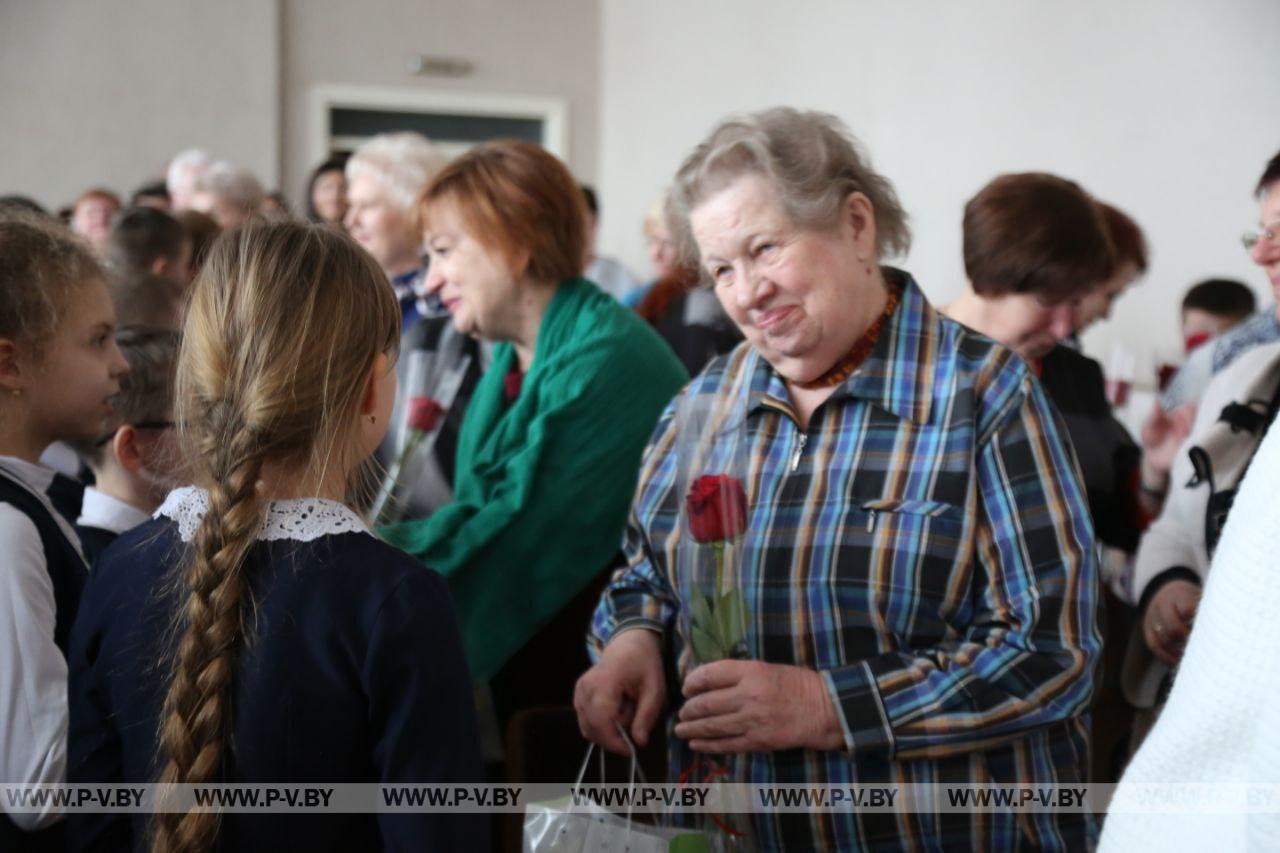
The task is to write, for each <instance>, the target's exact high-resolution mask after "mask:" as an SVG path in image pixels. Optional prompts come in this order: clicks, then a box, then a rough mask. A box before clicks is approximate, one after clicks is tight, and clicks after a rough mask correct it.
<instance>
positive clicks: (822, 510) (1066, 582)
mask: <svg viewBox="0 0 1280 853" xmlns="http://www.w3.org/2000/svg"><path fill="white" fill-rule="evenodd" d="M890 274H891V275H893V276H895V277H897V278H898V279H899V281H900V284H901V286H902V287H903V297H902V300H901V303H900V305H899V307H898V308H897V310H896V311H895V313H894V315H893V317H892V318H891V319H890V322H889V323H888V324H887V325H886V327H885V330H884V332H883V333H882V334H881V336H880V338H879V340H878V342H877V343H876V346H875V348H874V350H873V352H872V354H871V356H870V357H869V358H868V359H867V360H866V361H865V362H864V363H863V365H862V366H861V367H860V368H859V369H858V370H857V371H856V372H855V373H854V374H853V375H852V376H850V377H849V378H848V379H847V380H846V381H845V382H844V383H843V384H842V385H841V386H840V387H838V388H837V390H836V392H835V393H834V394H833V395H832V396H831V397H830V398H829V399H828V400H827V401H826V402H824V403H823V405H822V406H821V407H819V408H818V410H817V411H816V412H815V413H814V415H813V417H812V418H811V422H810V425H809V428H808V430H807V431H805V432H802V431H801V430H800V429H799V427H798V426H797V423H796V420H795V418H794V415H793V412H792V408H791V404H790V402H789V399H790V398H789V395H788V393H787V390H786V386H785V384H784V382H783V380H782V379H781V377H779V376H778V374H777V373H775V372H774V371H773V369H772V368H771V367H770V366H769V364H768V363H767V362H765V360H764V359H763V358H761V357H760V355H759V354H758V353H757V352H756V351H755V350H754V349H752V348H751V347H750V346H749V345H746V344H743V345H741V346H739V347H738V348H737V349H735V350H734V351H733V352H732V353H730V354H728V355H727V356H724V357H721V358H720V359H718V360H717V361H715V362H713V363H712V364H711V365H710V366H709V367H708V368H707V369H706V370H705V371H704V372H703V373H702V374H701V375H700V376H698V377H697V378H696V379H695V380H694V381H693V382H692V383H691V384H690V385H689V386H688V387H687V388H686V390H685V391H684V393H683V394H682V395H681V396H680V397H679V398H677V400H676V401H675V402H673V404H672V406H671V407H669V408H668V410H667V412H666V413H665V414H664V416H663V418H662V420H661V421H660V422H659V424H658V427H657V430H656V432H655V433H654V436H653V438H652V440H651V443H650V445H649V448H648V449H647V451H646V455H645V458H644V462H643V467H642V470H641V474H640V481H639V486H638V489H637V492H636V496H635V501H634V506H633V510H632V515H631V520H630V524H629V529H628V532H627V536H626V542H625V549H626V553H627V556H628V560H629V566H628V567H627V568H625V569H623V570H621V571H619V572H618V573H617V574H616V575H615V576H614V578H613V580H612V582H611V584H610V586H609V587H608V588H607V590H606V591H605V594H604V596H603V598H602V600H601V602H600V605H599V608H598V609H597V612H596V614H595V618H594V620H593V625H592V628H591V636H590V644H591V646H592V650H593V652H595V653H598V652H599V650H600V649H601V648H603V646H604V644H605V643H607V642H608V641H609V639H610V638H611V637H612V636H614V635H615V634H616V633H617V632H619V631H621V630H624V629H629V628H634V627H644V628H650V629H652V630H655V631H658V632H660V633H662V634H663V635H664V638H665V647H666V648H667V650H668V653H669V655H670V657H671V659H672V660H673V661H677V662H678V670H679V672H680V673H681V675H683V674H684V673H685V671H686V670H687V668H688V665H689V663H688V659H689V654H688V653H687V652H686V650H685V649H686V645H687V643H686V641H685V637H684V634H685V632H686V630H687V629H686V628H685V627H684V625H685V621H684V620H682V619H681V618H680V608H681V601H682V600H685V599H687V597H688V596H687V594H686V595H682V594H681V590H686V591H687V589H688V578H686V577H682V576H681V574H682V570H681V569H680V568H679V567H680V566H682V565H688V564H687V562H685V561H682V559H681V558H680V556H679V555H680V554H681V553H687V552H682V550H681V549H682V548H688V547H689V546H688V539H689V537H688V535H687V534H686V533H684V531H683V530H682V525H681V522H680V516H681V506H682V504H683V495H682V494H681V491H680V490H681V488H682V487H683V484H684V483H685V482H686V481H687V479H688V476H689V474H690V473H691V472H681V471H680V470H679V468H680V465H679V462H678V460H679V459H680V458H681V454H680V453H679V452H678V451H677V447H676V433H677V431H678V430H677V426H676V421H677V417H676V412H677V409H678V407H680V406H681V405H686V406H687V405H688V402H689V401H690V400H691V399H693V398H694V397H696V396H697V395H722V397H723V395H737V397H738V399H737V400H734V401H733V405H736V406H740V410H741V411H742V413H743V414H742V419H743V420H744V422H745V426H744V427H743V434H744V436H745V438H744V439H743V440H744V441H745V442H746V448H745V450H743V451H742V454H743V455H745V456H746V457H747V458H746V459H745V460H740V464H742V465H743V467H744V471H745V480H746V490H747V496H748V506H749V509H748V515H749V521H748V528H747V533H746V534H745V537H744V539H743V540H742V543H741V545H740V547H739V548H738V553H739V555H740V556H739V557H738V559H737V564H738V568H737V572H738V574H737V577H738V583H739V585H740V587H741V589H742V590H743V593H744V595H745V598H746V601H747V606H748V608H749V614H750V619H749V621H750V629H749V637H748V645H749V646H750V649H751V653H752V655H753V656H754V657H755V658H757V659H760V660H764V661H767V662H770V663H778V664H790V665H794V666H802V667H808V668H810V669H814V670H817V671H818V672H820V673H822V675H823V677H824V679H825V680H826V683H827V685H828V689H829V690H830V693H831V696H832V699H833V701H834V703H835V706H836V708H837V709H838V712H839V715H840V717H841V719H842V723H843V726H844V732H845V742H846V746H847V749H846V750H845V751H843V752H816V751H811V750H801V749H794V750H787V751H780V752H774V753H757V754H751V755H746V756H741V757H739V758H738V759H737V760H736V767H735V775H736V777H737V779H738V780H739V781H746V782H755V783H770V782H774V783H787V784H799V783H809V782H817V783H830V784H853V783H858V782H863V783H870V782H901V783H934V782H965V781H970V780H973V781H979V782H993V783H1010V784H1015V783H1031V782H1042V783H1052V782H1058V783H1068V782H1077V781H1082V780H1083V779H1084V777H1085V775H1086V774H1087V767H1088V760H1087V741H1088V720H1087V716H1086V708H1087V705H1088V702H1089V699H1090V696H1091V693H1092V689H1093V670H1094V665H1095V663H1096V660H1097V657H1098V654H1099V648H1100V638H1099V634H1098V629H1097V614H1096V609H1097V601H1098V589H1097V566H1096V560H1095V557H1094V547H1093V542H1094V540H1093V531H1092V528H1091V526H1090V521H1089V513H1088V509H1087V504H1086V501H1085V498H1084V492H1083V488H1082V486H1081V484H1080V479H1079V475H1078V472H1077V466H1076V462H1075V459H1074V456H1073V454H1072V451H1071V448H1070V445H1069V444H1068V443H1067V440H1066V432H1065V430H1064V429H1063V427H1062V425H1061V423H1060V421H1059V418H1058V416H1057V414H1056V412H1055V411H1054V410H1053V408H1052V406H1051V405H1050V404H1049V402H1048V400H1047V398H1046V397H1045V395H1044V393H1043V391H1042V390H1041V388H1040V385H1039V383H1038V382H1037V380H1036V379H1035V377H1034V376H1033V375H1032V374H1031V372H1030V371H1029V370H1028V368H1027V366H1026V365H1025V364H1024V363H1023V362H1022V361H1021V360H1020V359H1018V358H1017V357H1016V356H1015V355H1014V354H1013V353H1011V352H1010V351H1009V350H1006V349H1004V348H1003V347H1001V346H999V345H998V344H996V343H994V342H992V341H991V340H989V339H987V338H985V337H982V336H980V335H978V334H976V333H974V332H972V331H971V330H969V329H966V328H964V327H963V326H961V325H959V324H957V323H955V322H952V321H951V320H949V319H946V318H944V317H942V316H941V315H939V314H938V313H937V312H936V311H935V310H934V309H933V308H932V307H931V306H930V305H929V303H928V302H927V301H926V300H925V298H924V295H923V294H922V293H921V291H920V290H919V288H918V287H917V286H916V284H915V283H914V281H912V280H911V279H910V277H909V276H907V275H906V274H905V273H900V272H897V271H891V273H890ZM684 458H688V457H684ZM696 473H711V472H710V471H699V472H696ZM682 543H683V544H682ZM671 760H672V762H673V766H672V768H671V770H672V773H673V774H675V773H678V772H679V769H680V768H681V767H683V766H687V764H688V763H689V762H690V761H691V760H692V759H691V755H690V754H689V753H688V752H687V751H685V750H684V748H683V744H681V743H679V742H678V741H676V740H675V739H674V737H672V756H671ZM755 831H756V834H757V840H758V842H759V844H760V845H761V847H762V848H764V849H788V850H803V849H879V848H882V849H942V848H944V847H945V848H960V849H982V850H987V849H997V850H1003V849H1010V848H1016V847H1027V848H1071V849H1079V848H1082V847H1083V846H1084V845H1086V844H1087V843H1088V842H1089V840H1090V839H1091V838H1092V837H1093V835H1094V832H1095V828H1094V826H1093V823H1092V820H1091V819H1090V818H1088V817H1087V816H1085V815H1080V814H1065V813H1048V812H1045V813H1038V814H1031V813H1023V814H936V815H935V814H913V813H899V814H895V815H887V814H882V815H874V814H857V813H854V812H852V811H851V812H849V813H844V814H834V813H828V814H822V813H814V814H790V815H786V814H777V815H764V814H761V815H757V816H756V819H755Z"/></svg>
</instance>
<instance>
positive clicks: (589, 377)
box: [382, 141, 688, 701]
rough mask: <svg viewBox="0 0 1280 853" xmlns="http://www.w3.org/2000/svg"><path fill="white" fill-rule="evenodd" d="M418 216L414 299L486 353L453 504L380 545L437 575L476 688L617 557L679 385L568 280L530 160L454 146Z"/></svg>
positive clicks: (564, 247) (560, 186) (554, 174)
mask: <svg viewBox="0 0 1280 853" xmlns="http://www.w3.org/2000/svg"><path fill="white" fill-rule="evenodd" d="M418 213H419V216H420V217H421V222H422V224H423V228H424V232H425V234H424V236H425V239H426V245H427V250H428V253H429V254H430V258H431V263H430V267H429V270H428V273H427V281H426V288H427V291H428V292H429V293H433V294H435V295H436V296H437V297H438V298H439V299H440V300H441V301H442V302H443V303H444V305H445V307H447V308H448V310H449V313H450V314H451V315H452V317H453V323H454V325H455V326H456V327H457V328H458V330H459V331H462V332H465V333H467V334H470V335H474V336H478V337H483V338H487V339H489V340H492V341H497V342H498V343H497V345H496V346H495V348H494V351H493V363H492V365H491V366H490V368H489V370H488V372H487V373H486V374H485V376H484V377H483V378H482V379H481V380H480V384H479V385H478V386H477V388H476V391H475V395H474V397H473V398H472V400H471V404H470V406H469V408H468V410H467V414H466V418H465V420H464V421H463V426H462V435H461V437H460V439H459V444H458V458H457V475H456V477H457V481H456V483H455V488H454V501H453V503H451V504H448V505H446V506H444V507H442V508H441V509H439V510H438V511H436V512H435V513H433V514H432V515H431V516H430V517H428V518H426V519H420V520H416V521H407V522H404V523H401V524H397V525H394V526H392V527H389V528H385V529H384V530H383V531H382V533H383V535H384V536H385V538H386V539H387V540H388V541H389V542H391V543H392V544H395V545H398V546H400V547H401V548H403V549H405V550H406V551H408V552H410V553H411V554H413V555H415V556H417V557H418V558H419V559H421V560H422V561H423V562H424V563H426V564H427V565H428V566H430V567H432V568H433V569H435V570H436V571H438V572H440V573H441V574H442V575H444V576H445V577H446V578H448V580H449V585H450V587H451V589H452V591H453V595H454V600H455V602H456V605H457V608H458V616H459V621H460V623H461V627H462V634H463V638H464V640H465V644H466V650H467V657H468V660H469V663H470V665H471V670H472V673H473V675H474V676H475V677H476V678H477V679H479V680H487V679H489V678H490V677H492V676H493V675H494V674H495V673H496V672H497V671H498V670H499V669H500V668H501V667H502V665H503V664H504V663H505V662H506V661H507V660H508V659H509V658H510V657H511V656H512V655H513V654H514V653H515V652H516V651H518V650H519V649H520V648H521V646H523V645H524V644H525V643H526V642H527V641H528V640H529V639H530V637H532V636H533V635H534V634H535V633H536V632H537V631H538V629H539V628H541V627H542V626H543V625H545V624H546V623H547V622H549V621H550V620H551V619H552V618H553V617H554V616H555V615H556V614H557V613H558V612H559V611H560V610H561V609H562V608H563V607H564V606H565V605H566V603H568V602H569V601H570V599H572V598H573V597H574V596H575V594H577V593H578V592H580V591H581V590H582V589H583V588H584V587H585V586H586V585H587V584H588V583H589V582H590V581H591V580H592V579H593V578H595V577H596V576H597V575H599V574H600V573H601V572H602V571H603V570H604V569H605V568H606V567H607V566H608V565H609V564H610V561H611V559H612V558H613V556H614V555H615V554H616V553H617V552H618V549H619V546H620V544H621V539H622V532H623V529H624V527H625V525H626V519H627V512H628V510H629V508H630V505H631V499H632V496H633V495H632V493H633V491H634V489H635V483H636V475H637V472H638V470H639V464H640V455H641V452H642V451H643V450H644V446H645V442H646V441H647V440H648V438H649V435H650V433H651V432H652V430H653V427H654V425H655V424H656V423H657V421H658V416H659V415H660V414H661V412H662V410H663V408H664V407H665V406H666V405H667V403H668V402H669V401H670V400H671V398H672V397H673V396H674V395H675V393H676V392H677V391H678V390H679V389H680V387H681V386H682V385H683V384H684V382H685V381H686V379H687V378H688V377H687V376H686V374H685V371H684V368H683V367H682V366H681V365H680V362H679V361H678V360H677V359H676V357H675V356H674V355H673V354H672V353H671V351H670V349H669V348H668V347H667V345H666V344H665V343H664V342H663V341H662V339H661V338H659V337H658V335H657V334H656V333H655V332H654V331H653V330H652V329H650V328H649V327H648V326H647V325H646V324H645V323H644V322H643V321H642V320H640V319H639V318H637V317H636V316H635V315H634V314H632V313H631V312H630V311H629V310H627V309H626V308H624V307H622V306H621V305H619V304H618V303H617V302H616V301H615V300H614V299H613V298H612V297H610V296H608V295H606V294H605V293H604V292H603V291H601V290H600V289H599V288H597V287H596V286H595V285H594V284H592V283H590V282H588V281H586V280H585V279H583V278H582V277H581V275H582V263H583V255H584V241H585V237H586V230H585V229H586V218H585V206H584V203H583V200H582V194H581V192H580V191H579V190H578V187H577V184H576V183H575V182H574V180H573V176H572V175H570V173H569V171H568V169H566V168H565V166H564V165H563V164H562V163H561V162H560V161H559V160H557V159H556V158H555V157H553V156H552V155H551V154H548V153H547V152H546V151H544V150H543V149H541V148H539V147H538V146H536V145H533V144H530V143H526V142H517V141H502V142H493V143H487V144H484V145H480V146H477V147H476V148H473V149H471V150H470V151H469V152H467V153H466V154H464V155H462V156H461V157H459V158H458V159H457V160H455V161H454V162H453V163H451V164H450V165H449V166H448V167H446V168H445V169H444V170H443V171H441V172H440V173H439V174H438V175H437V176H436V177H435V179H434V180H432V182H431V183H430V184H429V185H428V186H427V187H426V188H425V189H424V190H423V191H422V194H421V195H420V196H419V202H418ZM586 627H587V626H586V624H585V622H584V624H583V626H582V629H583V632H585V630H586ZM547 663H549V664H554V662H553V661H548V662H547ZM565 698H566V701H567V700H568V696H566V697H565Z"/></svg>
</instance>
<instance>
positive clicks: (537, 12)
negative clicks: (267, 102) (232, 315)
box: [283, 0, 600, 198]
mask: <svg viewBox="0 0 1280 853" xmlns="http://www.w3.org/2000/svg"><path fill="white" fill-rule="evenodd" d="M283 2H284V7H283V9H284V31H285V39H284V57H283V58H284V61H283V69H284V92H285V107H284V135H283V144H284V153H285V158H284V172H283V174H284V188H285V190H286V192H288V193H289V196H290V198H298V197H300V195H301V193H302V191H303V184H304V183H305V181H306V178H307V174H308V172H309V170H310V169H311V168H312V167H313V166H314V165H315V164H314V163H311V162H309V161H308V160H307V156H308V152H309V151H310V150H311V146H310V144H309V140H308V139H307V134H308V133H309V132H310V125H309V122H308V112H307V109H308V93H309V91H310V90H311V88H312V87H313V86H317V85H333V84H354V85H360V86H389V87H404V88H409V89H430V90H436V91H446V92H477V93H492V94H501V95H533V96H541V97H556V98H563V99H566V100H567V101H568V103H569V165H570V167H571V168H572V169H573V171H574V172H575V173H576V174H577V175H578V176H579V177H581V178H582V179H584V180H594V179H595V176H596V148H597V124H598V114H599V107H598V101H599V84H598V80H597V78H598V76H599V38H600V37H599V9H598V0H467V1H466V2H447V0H374V2H360V3H353V2H350V0H283ZM418 53H425V54H428V55H433V56H448V57H459V58H463V59H467V60H469V61H471V62H472V63H474V65H475V70H474V72H473V73H472V74H471V75H470V76H468V77H465V78H461V79H452V78H441V77H422V76H414V75H411V74H409V73H408V72H407V71H406V70H405V65H406V62H407V61H408V59H409V58H410V57H411V56H412V55H414V54H418Z"/></svg>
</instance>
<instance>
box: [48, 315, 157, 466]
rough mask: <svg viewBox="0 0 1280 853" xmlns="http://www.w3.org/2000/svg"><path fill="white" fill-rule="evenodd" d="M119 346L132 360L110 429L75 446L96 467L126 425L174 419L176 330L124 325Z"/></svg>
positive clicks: (115, 401) (113, 405)
mask: <svg viewBox="0 0 1280 853" xmlns="http://www.w3.org/2000/svg"><path fill="white" fill-rule="evenodd" d="M115 338H116V346H118V347H119V348H120V354H121V355H123V356H124V360H125V361H127V362H128V363H129V372H128V373H126V374H125V375H124V376H122V377H121V378H120V391H119V393H117V394H116V395H115V396H114V397H112V398H111V408H112V409H113V410H114V416H113V417H112V419H111V423H110V424H109V428H108V431H107V432H105V433H103V434H102V435H101V436H99V437H98V438H97V439H96V440H93V441H79V442H74V443H73V445H72V446H73V447H75V449H76V451H77V452H79V454H80V455H81V456H82V457H84V460H85V461H86V462H88V463H89V464H90V465H93V466H101V465H102V462H103V460H104V458H105V456H106V453H107V448H106V443H107V439H109V438H110V436H113V435H114V434H115V431H116V430H117V429H119V428H120V427H121V426H124V425H125V424H134V425H137V424H144V423H151V424H155V423H160V422H163V421H169V420H171V419H172V418H173V370H174V364H175V362H176V360H177V355H178V341H179V340H180V336H179V334H178V332H177V330H175V329H172V328H166V327H163V326H121V327H120V328H118V329H117V330H116V335H115Z"/></svg>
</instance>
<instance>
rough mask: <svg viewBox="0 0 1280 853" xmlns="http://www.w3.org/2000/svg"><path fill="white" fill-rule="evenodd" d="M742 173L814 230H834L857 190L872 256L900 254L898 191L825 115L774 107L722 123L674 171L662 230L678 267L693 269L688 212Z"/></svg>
mask: <svg viewBox="0 0 1280 853" xmlns="http://www.w3.org/2000/svg"><path fill="white" fill-rule="evenodd" d="M748 174H758V175H763V176H765V177H766V178H768V179H769V180H770V181H772V183H773V185H774V187H775V188H776V189H777V192H778V196H779V198H780V200H781V202H782V206H783V209H784V210H786V212H787V214H788V215H789V216H790V217H791V219H792V221H793V222H795V223H796V224H797V225H800V226H802V227H805V228H812V229H815V230H826V229H828V228H832V227H834V226H835V225H836V223H837V222H839V220H840V216H841V214H842V212H843V211H844V209H845V208H844V206H845V202H846V200H847V199H848V198H849V194H850V193H854V192H860V193H862V194H863V195H865V196H866V197H867V198H868V199H870V200H871V206H872V208H873V209H874V211H875V221H876V253H877V255H878V256H879V257H881V258H885V257H890V256H892V255H899V254H903V253H905V252H906V251H907V249H908V248H909V247H910V245H911V231H910V229H909V228H908V226H907V214H906V212H905V211H904V210H903V209H902V205H901V204H900V203H899V202H898V194H897V193H896V192H895V191H894V189H893V185H892V184H890V183H889V181H888V180H887V179H885V178H884V177H883V176H881V175H879V174H877V173H876V172H874V171H873V170H872V169H871V165H870V160H869V159H868V158H867V157H866V156H865V155H864V154H863V153H862V151H861V146H860V145H859V143H858V141H857V140H856V139H855V138H854V136H853V134H851V133H850V132H849V129H848V128H847V127H845V125H844V123H843V122H841V121H840V119H838V118H836V117H835V116H833V115H830V114H828V113H822V112H814V111H802V110H796V109H792V108H791V107H773V108H771V109H767V110H762V111H760V112H757V113H749V114H746V115H738V116H731V117H729V118H727V119H725V120H723V121H721V122H720V124H718V125H717V126H716V127H715V129H714V130H712V131H711V134H710V135H709V136H708V137H707V138H706V139H705V140H704V141H703V142H702V143H701V144H700V145H699V146H698V147H697V148H695V149H694V150H693V153H691V154H690V155H689V156H688V157H686V158H685V161H684V163H683V164H681V166H680V170H679V171H678V172H676V178H675V183H674V185H673V186H672V188H671V192H670V194H669V195H668V197H667V227H668V228H670V229H671V236H672V239H673V240H675V242H676V246H677V247H678V250H679V253H680V261H681V263H682V264H683V265H684V266H687V267H689V268H690V269H697V268H699V266H700V264H699V253H698V245H697V243H696V242H695V241H694V239H693V232H692V229H691V227H690V224H689V215H690V213H691V212H692V211H693V210H694V208H696V207H697V206H698V205H699V204H701V203H702V202H704V201H706V200H707V199H708V198H710V197H711V196H713V195H715V194H716V193H717V192H719V191H720V190H723V189H725V188H726V187H728V186H729V185H730V184H732V183H733V182H734V181H735V180H737V179H738V178H740V177H742V176H743V175H748Z"/></svg>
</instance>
